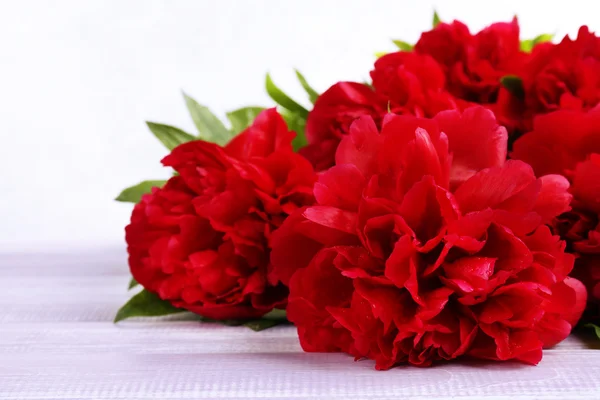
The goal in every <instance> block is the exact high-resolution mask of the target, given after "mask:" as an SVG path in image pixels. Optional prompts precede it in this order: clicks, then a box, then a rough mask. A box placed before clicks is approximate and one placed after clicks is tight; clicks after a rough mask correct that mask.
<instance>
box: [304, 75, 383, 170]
mask: <svg viewBox="0 0 600 400" xmlns="http://www.w3.org/2000/svg"><path fill="white" fill-rule="evenodd" d="M386 110H387V101H386V100H385V99H384V98H382V97H380V96H378V95H377V94H375V93H374V92H373V89H371V88H370V87H368V86H367V85H364V84H361V83H355V82H338V83H336V84H335V85H333V86H332V87H330V88H329V89H328V90H326V91H325V92H324V93H323V94H321V95H320V96H319V97H318V98H317V101H316V102H315V105H314V108H313V110H312V111H311V112H310V113H309V114H308V119H307V121H306V138H307V140H308V145H307V146H306V147H304V148H302V149H301V150H300V154H302V155H303V156H304V157H306V158H307V159H308V160H310V161H311V163H312V164H313V166H314V167H315V169H316V170H317V171H323V170H326V169H327V168H329V167H331V166H332V165H333V164H334V162H335V161H334V157H335V150H336V149H337V146H338V144H339V143H340V140H341V139H342V137H344V136H345V135H346V134H347V133H348V129H349V128H350V124H351V123H352V122H353V121H354V120H355V119H356V118H358V117H361V116H363V115H370V116H371V117H372V118H373V119H374V120H375V121H380V120H381V118H382V116H383V115H384V113H385V112H386Z"/></svg>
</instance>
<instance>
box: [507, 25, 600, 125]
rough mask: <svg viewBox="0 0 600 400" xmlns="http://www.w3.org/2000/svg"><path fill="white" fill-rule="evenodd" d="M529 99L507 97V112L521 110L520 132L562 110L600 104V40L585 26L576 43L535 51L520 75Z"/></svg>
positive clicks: (543, 46) (547, 45)
mask: <svg viewBox="0 0 600 400" xmlns="http://www.w3.org/2000/svg"><path fill="white" fill-rule="evenodd" d="M517 75H518V76H519V77H520V78H521V79H522V81H523V88H524V93H525V97H524V99H518V98H516V97H514V96H506V97H505V98H503V99H502V100H501V103H502V107H503V108H513V109H515V108H516V109H520V110H521V113H520V114H519V115H516V116H513V118H518V119H519V124H520V129H521V130H522V131H524V132H527V131H529V130H531V128H532V119H533V118H534V117H535V116H536V115H538V114H545V113H548V112H551V111H556V110H559V109H571V110H589V109H591V108H593V107H595V106H596V105H597V104H598V102H599V101H600V38H598V37H596V35H594V34H593V33H591V32H590V31H589V29H588V27H587V26H582V27H581V28H580V29H579V33H578V35H577V38H576V39H575V40H571V39H570V38H569V37H568V36H565V38H564V39H563V40H562V41H561V42H560V43H559V44H552V43H544V44H541V45H538V46H536V47H535V48H534V49H533V52H532V54H531V57H530V60H529V61H528V62H527V63H526V64H525V65H524V67H523V68H522V69H521V70H520V71H519V72H518V74H517Z"/></svg>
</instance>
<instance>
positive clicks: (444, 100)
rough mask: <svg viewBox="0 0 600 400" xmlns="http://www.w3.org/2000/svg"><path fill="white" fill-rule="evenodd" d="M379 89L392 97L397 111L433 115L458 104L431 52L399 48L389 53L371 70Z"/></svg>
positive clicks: (390, 104)
mask: <svg viewBox="0 0 600 400" xmlns="http://www.w3.org/2000/svg"><path fill="white" fill-rule="evenodd" d="M371 78H372V79H373V88H374V89H375V92H376V93H378V94H380V95H381V96H383V97H384V98H385V99H386V100H387V101H388V108H389V111H390V112H392V113H394V114H411V115H416V116H418V117H421V116H426V117H432V116H434V115H435V114H437V113H438V112H439V111H443V110H450V109H456V108H458V105H457V102H456V99H454V97H453V96H452V95H451V94H450V93H448V92H446V78H445V76H444V71H443V70H442V69H441V67H440V66H439V64H438V63H437V62H436V61H435V60H434V59H433V58H432V57H430V56H428V55H422V54H417V53H414V52H405V51H399V52H396V53H390V54H386V55H384V56H383V57H381V58H379V59H378V60H377V61H376V62H375V66H374V69H373V70H372V71H371Z"/></svg>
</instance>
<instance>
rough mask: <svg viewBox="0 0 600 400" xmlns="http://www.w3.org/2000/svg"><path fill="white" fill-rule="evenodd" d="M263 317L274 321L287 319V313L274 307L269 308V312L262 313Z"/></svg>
mask: <svg viewBox="0 0 600 400" xmlns="http://www.w3.org/2000/svg"><path fill="white" fill-rule="evenodd" d="M263 318H266V319H271V320H275V321H287V313H286V312H285V310H279V309H277V308H275V309H273V310H271V312H269V313H267V314H265V315H263Z"/></svg>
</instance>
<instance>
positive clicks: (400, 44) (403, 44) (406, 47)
mask: <svg viewBox="0 0 600 400" xmlns="http://www.w3.org/2000/svg"><path fill="white" fill-rule="evenodd" d="M392 42H394V44H395V45H396V47H398V48H399V49H400V50H402V51H413V49H414V48H415V46H414V45H412V44H410V43H407V42H403V41H402V40H392Z"/></svg>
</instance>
